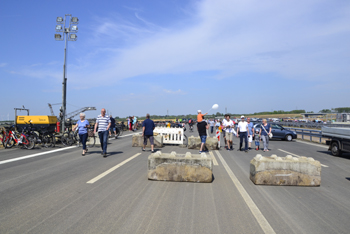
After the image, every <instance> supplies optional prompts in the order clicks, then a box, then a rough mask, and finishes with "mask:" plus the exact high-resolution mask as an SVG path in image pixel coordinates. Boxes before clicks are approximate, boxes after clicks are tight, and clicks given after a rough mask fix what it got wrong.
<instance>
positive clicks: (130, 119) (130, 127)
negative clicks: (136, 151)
mask: <svg viewBox="0 0 350 234" xmlns="http://www.w3.org/2000/svg"><path fill="white" fill-rule="evenodd" d="M129 131H130V132H131V131H132V117H131V116H130V117H129Z"/></svg>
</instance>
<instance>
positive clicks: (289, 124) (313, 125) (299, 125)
mask: <svg viewBox="0 0 350 234" xmlns="http://www.w3.org/2000/svg"><path fill="white" fill-rule="evenodd" d="M270 123H272V122H270ZM275 123H276V124H280V125H282V126H287V127H296V128H313V129H321V128H322V127H331V128H332V127H336V128H350V124H335V123H326V124H325V123H314V122H308V123H305V122H275Z"/></svg>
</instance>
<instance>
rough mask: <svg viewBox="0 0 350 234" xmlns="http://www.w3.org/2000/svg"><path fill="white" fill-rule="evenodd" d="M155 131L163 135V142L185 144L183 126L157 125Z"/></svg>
mask: <svg viewBox="0 0 350 234" xmlns="http://www.w3.org/2000/svg"><path fill="white" fill-rule="evenodd" d="M153 132H154V133H157V134H159V135H161V136H163V144H178V145H182V144H184V129H183V128H166V127H156V128H155V129H154V130H153Z"/></svg>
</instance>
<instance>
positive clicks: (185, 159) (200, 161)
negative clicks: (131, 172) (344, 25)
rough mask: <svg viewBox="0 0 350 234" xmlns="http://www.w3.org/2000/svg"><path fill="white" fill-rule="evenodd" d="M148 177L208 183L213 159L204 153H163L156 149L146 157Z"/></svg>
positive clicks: (210, 180) (211, 174) (211, 172)
mask: <svg viewBox="0 0 350 234" xmlns="http://www.w3.org/2000/svg"><path fill="white" fill-rule="evenodd" d="M148 179H149V180H161V181H178V182H183V181H186V182H199V183H210V182H212V180H213V160H212V158H211V157H208V156H207V155H206V154H205V153H202V154H191V153H190V152H187V153H186V154H176V152H171V153H170V154H164V153H162V152H160V151H158V152H156V153H154V154H151V155H150V156H149V157H148Z"/></svg>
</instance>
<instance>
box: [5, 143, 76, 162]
mask: <svg viewBox="0 0 350 234" xmlns="http://www.w3.org/2000/svg"><path fill="white" fill-rule="evenodd" d="M72 148H76V146H70V147H65V148H62V149H56V150H51V151H46V152H42V153H37V154H31V155H27V156H23V157H19V158H13V159H8V160H4V161H0V165H1V164H5V163H10V162H15V161H19V160H23V159H27V158H34V157H38V156H41V155H45V154H51V153H56V152H59V151H63V150H67V149H72Z"/></svg>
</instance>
